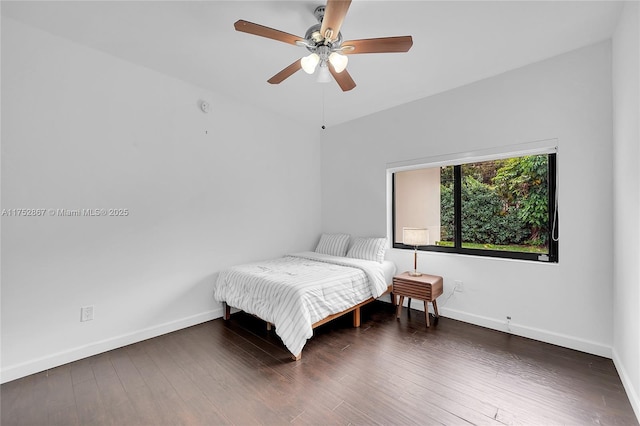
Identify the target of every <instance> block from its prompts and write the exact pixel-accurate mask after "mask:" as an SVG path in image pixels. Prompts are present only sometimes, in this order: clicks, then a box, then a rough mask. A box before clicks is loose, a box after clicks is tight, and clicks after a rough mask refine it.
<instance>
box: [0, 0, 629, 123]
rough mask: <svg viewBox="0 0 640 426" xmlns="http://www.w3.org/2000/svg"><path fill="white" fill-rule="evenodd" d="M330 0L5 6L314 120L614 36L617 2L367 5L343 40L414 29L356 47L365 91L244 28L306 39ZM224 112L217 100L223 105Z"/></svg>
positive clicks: (73, 35) (300, 51)
mask: <svg viewBox="0 0 640 426" xmlns="http://www.w3.org/2000/svg"><path fill="white" fill-rule="evenodd" d="M319 4H323V2H322V0H315V1H314V0H311V1H309V0H304V1H270V0H263V1H136V2H134V1H103V2H97V1H71V2H59V1H45V2H30V1H27V2H25V1H22V2H17V1H16V2H10V1H3V2H2V5H1V7H2V9H1V10H2V14H3V15H6V16H9V17H11V18H14V19H16V20H19V21H22V22H24V23H27V24H30V25H33V26H35V27H38V28H41V29H44V30H46V31H48V32H50V33H53V34H56V35H59V36H62V37H65V38H68V39H70V40H73V41H75V42H77V43H80V44H83V45H86V46H90V47H92V48H95V49H98V50H101V51H104V52H107V53H109V54H111V55H114V56H117V57H119V58H122V59H125V60H127V61H130V62H133V63H136V64H140V65H143V66H146V67H149V68H152V69H155V70H157V71H160V72H162V73H165V74H168V75H170V76H174V77H177V78H179V79H182V80H185V81H187V82H190V83H193V84H195V85H198V86H201V87H203V88H206V89H210V90H212V91H215V92H219V93H223V94H225V95H227V96H232V97H236V98H240V99H242V100H243V101H245V102H248V103H251V104H254V105H256V106H258V107H260V108H265V109H268V110H272V111H276V112H278V113H279V114H282V115H284V116H286V117H288V118H289V119H292V120H296V121H299V122H301V123H304V124H308V125H310V126H318V127H319V126H320V125H321V124H323V123H324V124H326V125H327V126H330V125H334V124H338V123H342V122H346V121H349V120H353V119H356V118H358V117H362V116H365V115H368V114H371V113H374V112H377V111H381V110H384V109H388V108H391V107H393V106H396V105H399V104H402V103H406V102H410V101H413V100H416V99H419V98H423V97H426V96H430V95H433V94H436V93H439V92H443V91H446V90H449V89H452V88H454V87H458V86H461V85H464V84H468V83H471V82H473V81H477V80H480V79H483V78H487V77H490V76H493V75H496V74H500V73H502V72H505V71H508V70H511V69H514V68H518V67H521V66H523V65H526V64H529V63H533V62H537V61H540V60H543V59H545V58H549V57H552V56H555V55H558V54H561V53H563V52H567V51H570V50H573V49H576V48H580V47H583V46H587V45H589V44H593V43H596V42H598V41H601V40H605V39H607V38H610V37H611V34H612V32H613V30H614V28H615V25H616V22H617V20H618V16H619V14H620V10H621V4H620V3H619V2H613V1H585V2H582V1H568V2H560V1H533V2H526V1H497V2H488V1H468V2H462V1H391V0H389V1H359V0H354V1H353V3H352V4H351V7H350V8H349V12H348V14H347V16H346V19H345V20H344V23H343V26H342V34H343V36H344V39H345V40H349V39H360V38H373V37H386V36H396V35H411V36H413V47H412V49H411V50H410V51H409V52H408V53H385V54H363V55H351V56H350V57H349V66H348V70H349V73H350V74H351V76H352V77H353V79H354V80H355V82H356V84H357V87H356V88H355V89H353V90H352V91H350V92H342V91H341V90H340V88H339V87H338V86H337V84H335V82H331V83H328V84H320V83H317V82H316V81H315V76H310V75H307V74H305V73H304V72H302V71H299V72H297V73H296V74H294V75H293V76H292V77H290V78H289V79H287V80H285V81H284V82H283V83H281V84H279V85H270V84H268V83H267V79H269V78H270V77H271V76H273V75H274V74H276V73H277V72H278V71H280V70H281V69H282V68H284V67H285V66H287V65H289V64H291V63H292V62H293V61H295V60H296V59H297V58H300V57H301V56H304V55H306V54H308V52H307V51H306V50H305V49H304V48H301V47H297V46H292V45H289V44H285V43H281V42H277V41H273V40H269V39H265V38H262V37H257V36H254V35H250V34H246V33H240V32H236V31H235V30H234V28H233V23H234V22H235V21H237V20H238V19H244V20H247V21H251V22H255V23H258V24H262V25H265V26H268V27H272V28H276V29H279V30H282V31H285V32H288V33H292V34H295V35H300V36H304V34H305V32H306V30H307V28H308V27H310V26H311V25H313V24H315V23H316V22H317V21H316V20H315V18H314V16H313V10H314V9H315V7H316V6H318V5H319ZM214 108H215V105H214Z"/></svg>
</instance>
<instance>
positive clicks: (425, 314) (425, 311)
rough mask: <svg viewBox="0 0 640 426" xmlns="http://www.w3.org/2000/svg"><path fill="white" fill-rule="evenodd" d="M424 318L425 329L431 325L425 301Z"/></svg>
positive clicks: (427, 303) (427, 305)
mask: <svg viewBox="0 0 640 426" xmlns="http://www.w3.org/2000/svg"><path fill="white" fill-rule="evenodd" d="M424 318H425V321H426V323H427V327H429V326H430V325H431V324H430V323H429V302H427V301H426V300H425V301H424Z"/></svg>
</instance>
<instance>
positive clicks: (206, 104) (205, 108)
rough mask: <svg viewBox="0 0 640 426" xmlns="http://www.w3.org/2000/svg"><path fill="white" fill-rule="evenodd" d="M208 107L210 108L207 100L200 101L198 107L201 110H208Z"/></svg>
mask: <svg viewBox="0 0 640 426" xmlns="http://www.w3.org/2000/svg"><path fill="white" fill-rule="evenodd" d="M209 108H211V107H210V106H209V102H206V101H202V102H201V103H200V109H201V110H202V112H209Z"/></svg>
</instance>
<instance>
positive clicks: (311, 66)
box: [300, 53, 320, 74]
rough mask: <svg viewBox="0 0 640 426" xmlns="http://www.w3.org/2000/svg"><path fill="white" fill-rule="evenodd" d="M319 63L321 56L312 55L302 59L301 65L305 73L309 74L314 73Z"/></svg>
mask: <svg viewBox="0 0 640 426" xmlns="http://www.w3.org/2000/svg"><path fill="white" fill-rule="evenodd" d="M318 62H320V56H318V54H317V53H312V54H310V55H309V56H305V57H304V58H302V59H300V65H301V66H302V69H303V70H304V72H306V73H307V74H313V73H314V71H315V70H316V66H317V65H318Z"/></svg>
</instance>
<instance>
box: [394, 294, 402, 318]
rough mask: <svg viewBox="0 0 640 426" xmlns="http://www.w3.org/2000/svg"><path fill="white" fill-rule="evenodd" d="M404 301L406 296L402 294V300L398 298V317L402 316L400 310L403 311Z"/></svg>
mask: <svg viewBox="0 0 640 426" xmlns="http://www.w3.org/2000/svg"><path fill="white" fill-rule="evenodd" d="M402 302H404V296H400V300H398V309H397V310H396V318H400V312H402Z"/></svg>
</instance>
